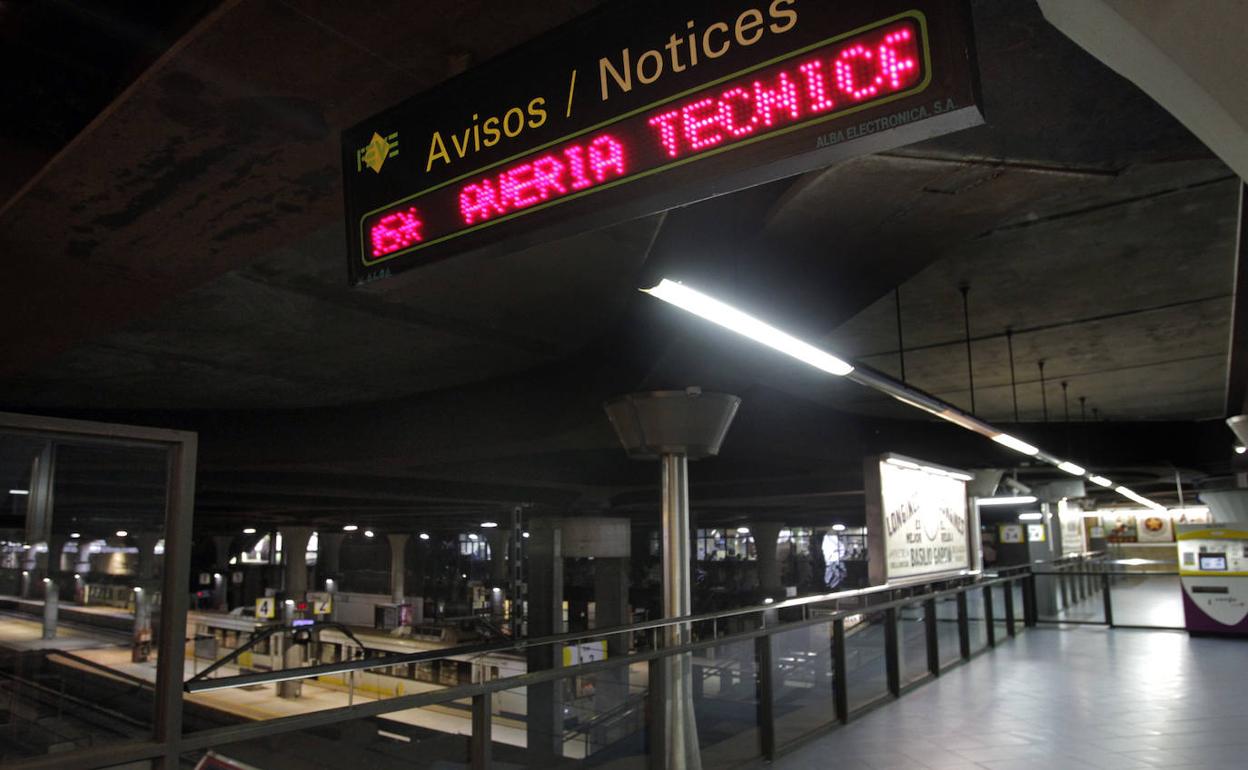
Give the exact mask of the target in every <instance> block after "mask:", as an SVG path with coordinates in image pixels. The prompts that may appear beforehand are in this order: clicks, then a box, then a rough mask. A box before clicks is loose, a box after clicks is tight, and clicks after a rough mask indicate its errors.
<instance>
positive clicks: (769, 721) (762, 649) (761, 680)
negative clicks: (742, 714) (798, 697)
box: [754, 636, 776, 762]
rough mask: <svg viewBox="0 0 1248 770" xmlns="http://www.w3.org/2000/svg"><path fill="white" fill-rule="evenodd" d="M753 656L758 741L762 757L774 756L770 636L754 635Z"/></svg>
mask: <svg viewBox="0 0 1248 770" xmlns="http://www.w3.org/2000/svg"><path fill="white" fill-rule="evenodd" d="M754 656H755V658H756V659H757V660H758V715H757V716H758V720H757V721H758V742H759V749H760V750H761V751H762V754H763V758H764V759H766V760H767V761H769V762H770V761H771V760H773V759H775V758H776V714H775V710H774V709H775V689H774V687H775V685H774V682H775V679H774V676H773V675H774V673H775V671H774V667H773V656H772V654H771V636H756V637H754Z"/></svg>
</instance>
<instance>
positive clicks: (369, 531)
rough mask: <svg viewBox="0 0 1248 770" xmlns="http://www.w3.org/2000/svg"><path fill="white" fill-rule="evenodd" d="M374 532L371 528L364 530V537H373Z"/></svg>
mask: <svg viewBox="0 0 1248 770" xmlns="http://www.w3.org/2000/svg"><path fill="white" fill-rule="evenodd" d="M373 536H374V533H373V531H372V530H371V529H366V530H364V537H373Z"/></svg>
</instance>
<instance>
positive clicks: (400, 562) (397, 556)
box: [386, 535, 412, 604]
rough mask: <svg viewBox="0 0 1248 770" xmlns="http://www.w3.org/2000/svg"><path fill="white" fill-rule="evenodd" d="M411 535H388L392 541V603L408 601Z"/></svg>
mask: <svg viewBox="0 0 1248 770" xmlns="http://www.w3.org/2000/svg"><path fill="white" fill-rule="evenodd" d="M411 537H412V536H411V535H386V539H387V540H389V541H390V601H392V602H394V603H395V604H404V603H405V602H406V601H407V584H406V579H407V559H406V555H407V541H408V540H409V539H411Z"/></svg>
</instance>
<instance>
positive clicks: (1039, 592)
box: [1032, 558, 1184, 629]
mask: <svg viewBox="0 0 1248 770" xmlns="http://www.w3.org/2000/svg"><path fill="white" fill-rule="evenodd" d="M1032 574H1033V576H1034V577H1033V579H1034V581H1035V599H1034V601H1035V603H1036V607H1037V617H1038V619H1039V620H1040V621H1041V622H1046V623H1069V624H1090V625H1104V626H1112V627H1121V628H1154V629H1182V628H1184V619H1183V594H1182V588H1181V587H1180V584H1179V573H1178V564H1177V563H1176V562H1159V561H1152V560H1144V559H1107V558H1100V559H1084V560H1079V561H1066V562H1061V563H1054V564H1051V565H1050V564H1045V565H1037V567H1036V569H1034V570H1032Z"/></svg>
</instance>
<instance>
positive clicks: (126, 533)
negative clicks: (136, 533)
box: [117, 529, 130, 537]
mask: <svg viewBox="0 0 1248 770" xmlns="http://www.w3.org/2000/svg"><path fill="white" fill-rule="evenodd" d="M129 534H130V533H129V532H127V531H125V530H124V529H119V530H117V537H125V536H126V535H129Z"/></svg>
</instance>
